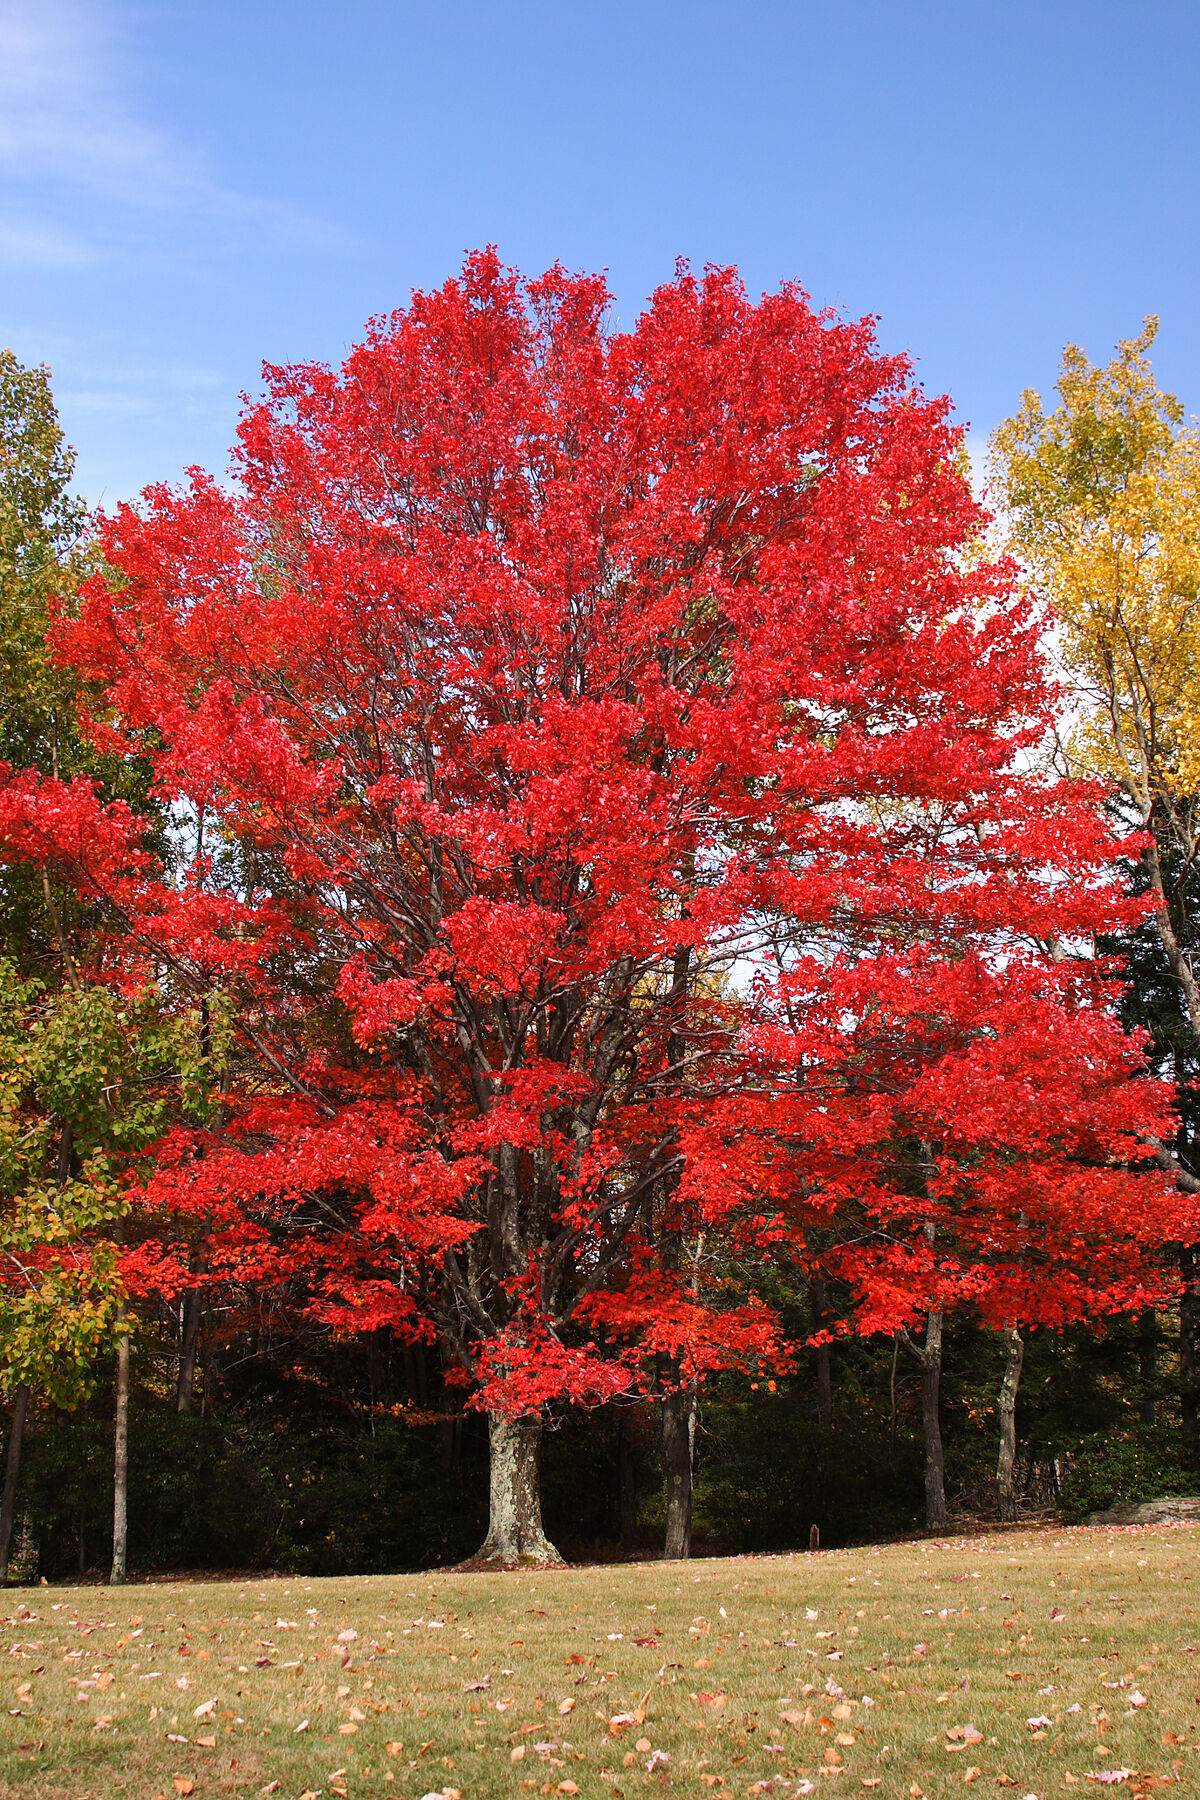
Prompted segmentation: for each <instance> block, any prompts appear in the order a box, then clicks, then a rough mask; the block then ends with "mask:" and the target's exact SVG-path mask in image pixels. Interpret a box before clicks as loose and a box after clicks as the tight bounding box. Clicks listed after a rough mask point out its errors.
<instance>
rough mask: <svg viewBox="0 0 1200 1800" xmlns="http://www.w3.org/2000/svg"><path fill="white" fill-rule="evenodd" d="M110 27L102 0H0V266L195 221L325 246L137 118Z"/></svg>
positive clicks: (106, 246)
mask: <svg viewBox="0 0 1200 1800" xmlns="http://www.w3.org/2000/svg"><path fill="white" fill-rule="evenodd" d="M130 63H131V59H130V57H129V55H128V51H127V47H126V44H125V41H124V39H123V36H122V32H121V30H120V22H119V19H118V17H117V15H115V14H114V13H113V12H112V11H110V10H107V9H106V8H105V6H104V4H103V0H0V178H2V179H3V186H4V190H5V200H4V202H3V205H2V207H0V260H2V261H4V262H6V263H8V264H9V266H10V267H13V266H19V267H26V268H31V269H68V268H80V267H85V266H86V265H87V264H88V263H89V262H93V261H97V260H102V259H104V258H106V257H107V256H110V255H113V254H117V253H122V254H123V253H126V252H127V251H128V248H129V245H130V242H131V241H133V240H135V239H136V238H137V237H138V236H139V235H141V234H145V233H147V232H149V235H150V236H151V237H152V238H153V241H154V243H155V246H156V253H157V254H162V252H163V251H164V250H165V249H166V245H165V243H164V240H163V228H164V224H170V223H171V222H172V221H174V222H178V223H181V224H182V223H184V222H186V221H190V222H192V223H195V222H196V221H197V220H199V219H201V218H207V219H208V220H209V221H210V223H212V224H220V225H222V226H223V227H225V229H226V231H228V230H229V229H230V228H233V230H234V234H235V236H236V235H237V229H238V228H239V227H241V228H242V229H243V230H246V231H251V230H252V231H253V232H255V233H256V234H261V233H262V232H264V231H266V232H268V233H269V234H271V235H272V236H273V237H275V238H277V239H285V240H291V241H293V242H301V243H306V244H308V245H309V246H319V245H321V244H331V243H332V242H334V241H335V237H336V234H335V233H333V232H332V231H331V230H330V229H329V228H328V227H327V226H325V225H323V224H321V223H320V222H319V221H316V220H313V219H309V218H306V217H305V216H304V215H302V214H301V213H300V212H299V211H298V210H293V209H290V208H288V207H286V206H281V205H279V204H277V203H274V202H270V201H265V200H263V199H260V198H258V197H256V196H254V195H252V194H248V193H244V192H241V191H239V190H238V189H236V188H234V187H231V186H229V185H228V184H226V183H224V182H222V181H221V180H220V179H219V177H218V175H217V174H216V173H215V172H214V171H213V170H212V169H211V168H210V167H209V166H208V165H207V162H206V159H205V158H204V157H203V156H202V155H201V154H200V153H199V152H198V151H197V150H196V149H195V148H194V147H192V146H190V145H188V144H186V143H185V142H184V141H183V140H182V139H180V138H177V137H176V136H173V135H172V134H171V133H170V132H168V131H165V130H162V129H161V128H159V127H157V126H155V125H153V124H151V123H148V122H147V121H146V120H145V119H144V118H142V117H141V116H139V111H138V108H137V105H136V102H135V100H134V98H133V96H132V93H131V88H132V85H133V84H132V81H131V76H130Z"/></svg>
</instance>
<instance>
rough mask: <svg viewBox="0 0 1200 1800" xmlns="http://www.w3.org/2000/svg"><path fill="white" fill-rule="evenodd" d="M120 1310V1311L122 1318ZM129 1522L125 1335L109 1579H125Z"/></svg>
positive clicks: (120, 1343)
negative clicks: (110, 1572)
mask: <svg viewBox="0 0 1200 1800" xmlns="http://www.w3.org/2000/svg"><path fill="white" fill-rule="evenodd" d="M123 1314H124V1308H122V1316H123ZM128 1521H129V1333H128V1332H126V1331H122V1333H121V1335H120V1337H119V1338H118V1339H117V1417H116V1430H115V1432H114V1441H113V1555H112V1574H111V1575H110V1576H109V1580H110V1582H111V1583H112V1585H113V1586H114V1587H118V1586H119V1585H120V1584H121V1583H122V1582H123V1581H124V1580H125V1571H126V1561H125V1552H126V1545H127V1542H128V1535H129V1533H128Z"/></svg>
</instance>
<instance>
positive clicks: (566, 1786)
mask: <svg viewBox="0 0 1200 1800" xmlns="http://www.w3.org/2000/svg"><path fill="white" fill-rule="evenodd" d="M558 1791H559V1793H560V1794H577V1793H578V1792H579V1785H578V1783H577V1782H574V1781H560V1782H559V1784H558Z"/></svg>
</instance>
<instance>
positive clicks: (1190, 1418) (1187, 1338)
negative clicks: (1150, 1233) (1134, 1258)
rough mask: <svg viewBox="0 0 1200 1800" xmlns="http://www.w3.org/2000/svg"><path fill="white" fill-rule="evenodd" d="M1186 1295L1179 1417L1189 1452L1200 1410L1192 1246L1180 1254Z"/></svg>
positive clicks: (1199, 1318)
mask: <svg viewBox="0 0 1200 1800" xmlns="http://www.w3.org/2000/svg"><path fill="white" fill-rule="evenodd" d="M1179 1273H1180V1276H1181V1278H1182V1292H1181V1294H1180V1296H1179V1415H1180V1419H1181V1421H1182V1424H1183V1435H1184V1438H1185V1439H1186V1440H1187V1445H1188V1448H1189V1449H1191V1450H1195V1448H1196V1436H1197V1426H1198V1424H1200V1409H1198V1406H1197V1401H1198V1399H1200V1394H1198V1391H1197V1384H1196V1342H1197V1338H1198V1337H1200V1293H1197V1290H1196V1252H1195V1248H1194V1247H1193V1246H1191V1245H1187V1246H1184V1247H1183V1248H1181V1250H1180V1252H1179Z"/></svg>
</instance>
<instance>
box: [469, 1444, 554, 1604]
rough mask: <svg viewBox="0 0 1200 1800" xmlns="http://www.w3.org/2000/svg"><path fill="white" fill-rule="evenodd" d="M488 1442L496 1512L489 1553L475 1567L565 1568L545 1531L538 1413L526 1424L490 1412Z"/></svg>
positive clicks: (484, 1552)
mask: <svg viewBox="0 0 1200 1800" xmlns="http://www.w3.org/2000/svg"><path fill="white" fill-rule="evenodd" d="M488 1441H489V1450H490V1454H491V1513H490V1519H489V1524H488V1534H487V1538H486V1540H485V1542H484V1545H483V1548H482V1549H481V1550H480V1551H479V1553H478V1555H476V1556H473V1557H472V1558H471V1562H472V1563H473V1564H480V1563H491V1564H492V1565H493V1566H494V1567H496V1568H502V1569H509V1568H515V1567H518V1566H519V1565H522V1564H524V1565H527V1566H528V1565H530V1564H532V1565H535V1566H541V1567H545V1566H548V1565H554V1564H560V1563H561V1562H562V1557H561V1556H560V1555H559V1554H558V1551H557V1550H556V1549H555V1548H554V1545H553V1544H552V1543H551V1542H550V1540H549V1539H548V1538H547V1536H546V1534H545V1532H544V1531H543V1529H542V1490H541V1482H540V1473H541V1448H542V1421H541V1419H540V1418H539V1417H538V1416H537V1414H536V1413H531V1414H527V1415H526V1416H525V1417H524V1418H520V1419H510V1418H507V1417H506V1416H505V1414H504V1413H489V1414H488Z"/></svg>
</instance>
